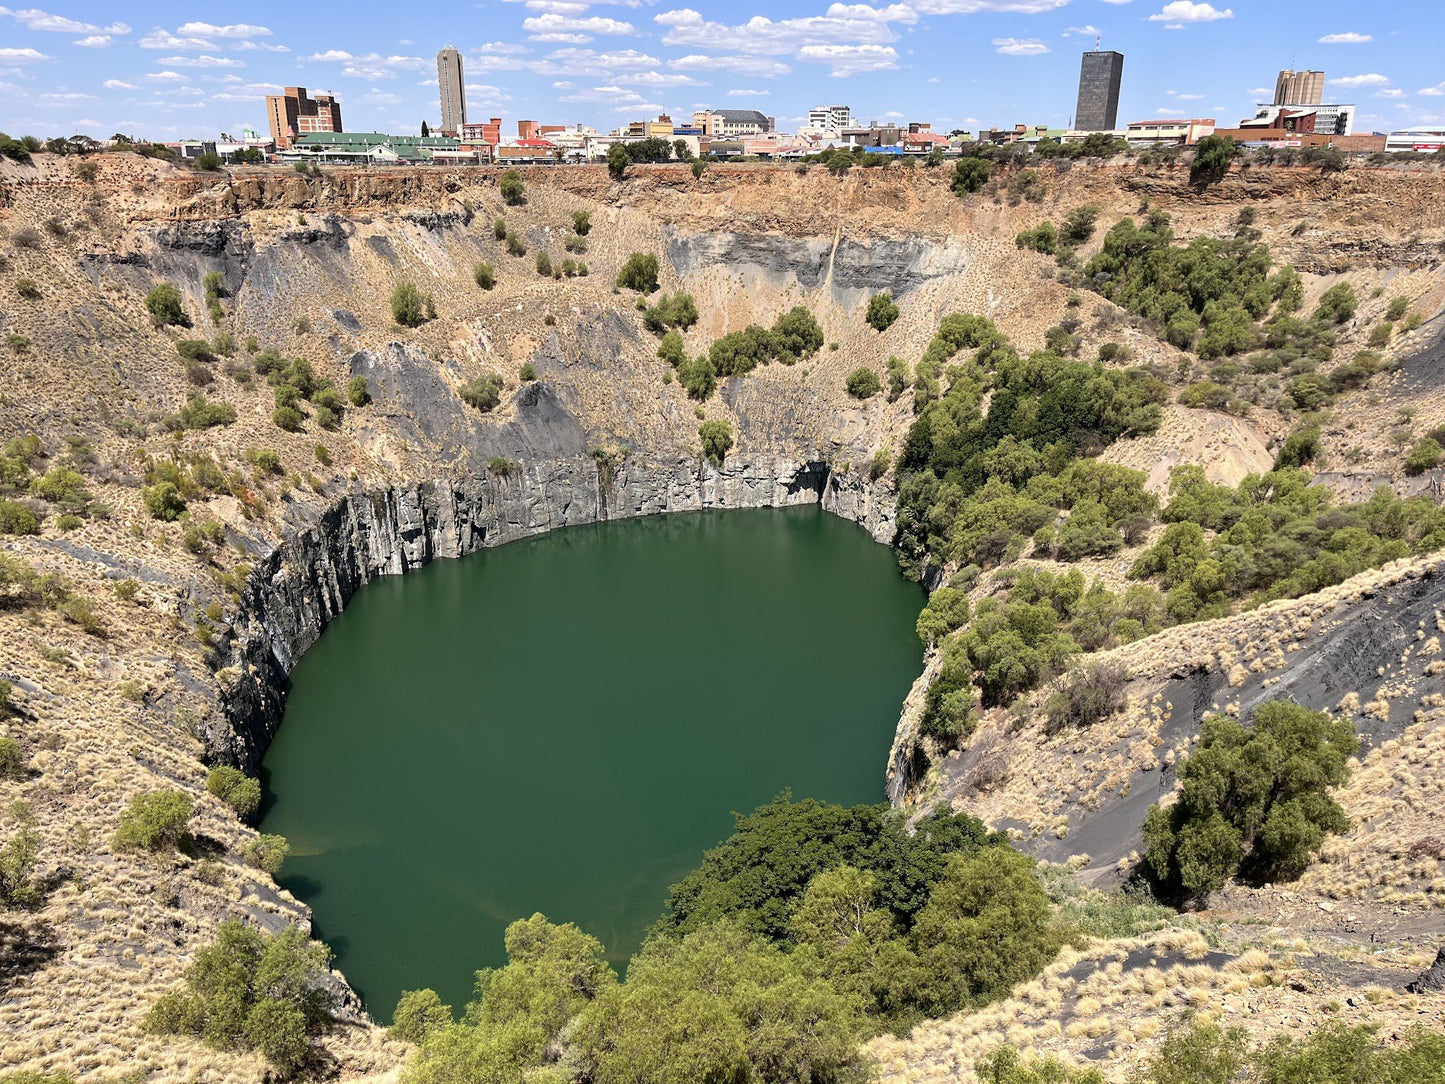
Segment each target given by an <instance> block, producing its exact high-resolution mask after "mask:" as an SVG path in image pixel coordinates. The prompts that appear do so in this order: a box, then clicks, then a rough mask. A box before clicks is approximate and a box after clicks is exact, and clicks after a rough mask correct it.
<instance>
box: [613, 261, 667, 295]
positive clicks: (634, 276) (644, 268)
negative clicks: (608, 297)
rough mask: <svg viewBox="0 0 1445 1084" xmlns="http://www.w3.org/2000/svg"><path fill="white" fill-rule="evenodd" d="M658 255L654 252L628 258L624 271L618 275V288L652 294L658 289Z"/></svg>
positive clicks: (623, 266) (623, 267)
mask: <svg viewBox="0 0 1445 1084" xmlns="http://www.w3.org/2000/svg"><path fill="white" fill-rule="evenodd" d="M658 270H659V269H658V262H657V255H656V254H655V253H652V252H634V253H633V254H632V255H630V256H628V257H627V262H626V263H624V264H623V265H622V270H621V271H619V272H618V274H617V287H618V289H621V290H636V291H637V292H638V293H640V294H650V293H652V292H653V291H654V290H656V289H657V275H658Z"/></svg>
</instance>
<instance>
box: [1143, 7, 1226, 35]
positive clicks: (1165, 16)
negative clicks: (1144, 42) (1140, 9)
mask: <svg viewBox="0 0 1445 1084" xmlns="http://www.w3.org/2000/svg"><path fill="white" fill-rule="evenodd" d="M1232 18H1234V9H1233V8H1225V9H1224V10H1223V11H1220V10H1219V9H1218V8H1216V7H1215V6H1214V5H1213V4H1199V3H1195V2H1194V0H1174V2H1173V3H1170V4H1165V5H1164V8H1163V10H1161V11H1160V12H1159V13H1158V14H1156V15H1151V16H1149V21H1150V22H1151V23H1167V24H1169V25H1168V29H1171V30H1173V29H1176V28H1178V27H1180V26H1183V25H1184V24H1185V23H1212V22H1214V21H1215V20H1217V19H1232Z"/></svg>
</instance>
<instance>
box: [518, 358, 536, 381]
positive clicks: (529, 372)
mask: <svg viewBox="0 0 1445 1084" xmlns="http://www.w3.org/2000/svg"><path fill="white" fill-rule="evenodd" d="M517 378H518V379H519V380H522V381H524V382H525V381H531V380H536V379H537V367H536V366H535V365H533V364H532V363H531V362H530V361H524V362H522V364H521V365H520V366H519V367H518V368H517Z"/></svg>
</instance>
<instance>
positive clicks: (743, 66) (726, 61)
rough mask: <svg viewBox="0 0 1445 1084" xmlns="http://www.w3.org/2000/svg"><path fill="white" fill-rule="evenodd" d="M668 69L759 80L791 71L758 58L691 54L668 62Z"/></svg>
mask: <svg viewBox="0 0 1445 1084" xmlns="http://www.w3.org/2000/svg"><path fill="white" fill-rule="evenodd" d="M667 63H668V67H670V68H681V69H683V70H684V71H714V70H717V71H726V72H733V73H734V74H736V75H751V76H755V77H757V78H759V79H777V78H778V77H779V76H783V75H787V74H788V73H789V72H790V71H792V70H793V69H792V68H790V67H789V66H788V65H786V64H784V63H783V62H782V61H781V60H770V59H767V58H765V57H760V56H702V55H701V54H699V53H692V54H689V55H688V56H680V57H678V58H677V59H676V60H669V61H668V62H667Z"/></svg>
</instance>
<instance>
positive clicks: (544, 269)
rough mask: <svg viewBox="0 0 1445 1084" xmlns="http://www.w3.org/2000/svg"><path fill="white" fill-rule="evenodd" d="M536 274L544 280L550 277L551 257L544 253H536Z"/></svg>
mask: <svg viewBox="0 0 1445 1084" xmlns="http://www.w3.org/2000/svg"><path fill="white" fill-rule="evenodd" d="M537 274H539V275H543V276H545V277H546V278H551V277H552V257H550V256H548V255H547V254H546V253H545V252H539V253H537Z"/></svg>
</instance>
